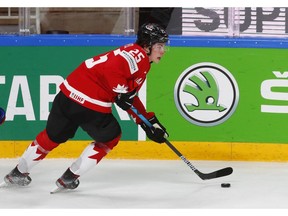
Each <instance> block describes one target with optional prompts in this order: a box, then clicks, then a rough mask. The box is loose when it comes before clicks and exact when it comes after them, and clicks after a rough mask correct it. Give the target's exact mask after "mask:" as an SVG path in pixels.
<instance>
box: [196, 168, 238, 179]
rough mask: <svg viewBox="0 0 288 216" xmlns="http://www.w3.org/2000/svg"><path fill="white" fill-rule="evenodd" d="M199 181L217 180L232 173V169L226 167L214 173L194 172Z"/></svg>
mask: <svg viewBox="0 0 288 216" xmlns="http://www.w3.org/2000/svg"><path fill="white" fill-rule="evenodd" d="M194 172H195V173H196V174H197V175H198V176H199V177H200V178H201V179H203V180H209V179H214V178H219V177H223V176H227V175H230V174H231V173H233V169H232V167H226V168H223V169H220V170H217V171H215V172H211V173H201V172H200V171H199V170H195V171H194Z"/></svg>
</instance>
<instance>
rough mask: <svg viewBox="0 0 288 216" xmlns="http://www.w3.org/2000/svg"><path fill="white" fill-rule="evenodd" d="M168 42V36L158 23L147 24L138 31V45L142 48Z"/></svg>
mask: <svg viewBox="0 0 288 216" xmlns="http://www.w3.org/2000/svg"><path fill="white" fill-rule="evenodd" d="M167 42H168V34H167V33H166V31H165V29H164V28H163V27H162V26H160V25H158V24H156V23H145V24H143V25H142V26H141V27H140V28H139V30H138V33H137V40H136V44H138V45H140V46H142V47H144V46H147V47H151V46H153V44H155V43H167Z"/></svg>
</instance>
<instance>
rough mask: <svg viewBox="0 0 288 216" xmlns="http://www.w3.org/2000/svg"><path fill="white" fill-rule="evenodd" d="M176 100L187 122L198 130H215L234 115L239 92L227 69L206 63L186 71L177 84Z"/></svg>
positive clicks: (193, 66)
mask: <svg viewBox="0 0 288 216" xmlns="http://www.w3.org/2000/svg"><path fill="white" fill-rule="evenodd" d="M174 100H175V103H176V106H177V109H178V111H179V112H180V113H181V115H182V116H183V117H184V118H185V119H186V120H187V121H189V122H191V123H193V124H195V125H199V126H214V125H218V124H221V123H223V122H224V121H226V120H227V119H228V118H229V117H230V116H231V115H232V114H233V113H234V111H235V109H236V107H237V104H238V100H239V90H238V85H237V83H236V81H235V79H234V77H233V76H232V74H231V73H230V72H229V71H228V70H227V69H226V68H224V67H222V66H221V65H217V64H215V63H209V62H203V63H199V64H195V65H192V66H190V67H189V68H187V69H186V70H185V71H183V73H182V74H181V75H180V77H179V78H178V80H177V82H176V84H175V88H174Z"/></svg>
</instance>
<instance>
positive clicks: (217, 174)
mask: <svg viewBox="0 0 288 216" xmlns="http://www.w3.org/2000/svg"><path fill="white" fill-rule="evenodd" d="M131 110H132V111H133V112H134V113H135V114H136V115H137V116H138V117H139V118H140V119H141V120H142V121H143V122H144V123H145V124H146V125H147V126H148V127H150V128H151V127H153V126H152V124H151V123H150V122H149V121H148V120H147V119H146V118H145V117H144V116H143V115H142V114H141V113H139V112H138V110H137V109H136V108H135V107H133V106H132V107H131ZM165 143H166V144H167V145H168V146H169V148H170V149H172V151H173V152H174V153H176V154H177V155H178V156H179V157H180V158H181V159H182V160H183V161H184V162H185V163H186V164H187V165H188V166H189V167H190V168H191V169H192V170H193V171H194V172H195V173H196V174H197V175H198V176H199V177H200V178H201V179H202V180H208V179H214V178H219V177H223V176H227V175H230V174H231V173H232V172H233V169H232V167H226V168H223V169H220V170H217V171H214V172H211V173H202V172H200V171H199V170H198V169H197V168H195V167H194V166H193V165H192V164H191V163H190V161H188V160H187V159H186V158H185V157H184V156H183V155H182V154H181V153H180V152H179V151H178V150H177V149H176V148H175V146H173V145H172V143H170V142H169V140H167V139H166V141H165Z"/></svg>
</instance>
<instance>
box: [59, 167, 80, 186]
mask: <svg viewBox="0 0 288 216" xmlns="http://www.w3.org/2000/svg"><path fill="white" fill-rule="evenodd" d="M78 178H79V175H75V174H74V173H72V172H71V170H70V169H69V168H68V169H67V170H66V172H65V173H64V174H63V175H62V176H61V177H60V178H59V179H58V180H57V181H56V185H57V187H59V188H64V189H75V188H77V187H78V186H79V183H80V181H79V179H78Z"/></svg>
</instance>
